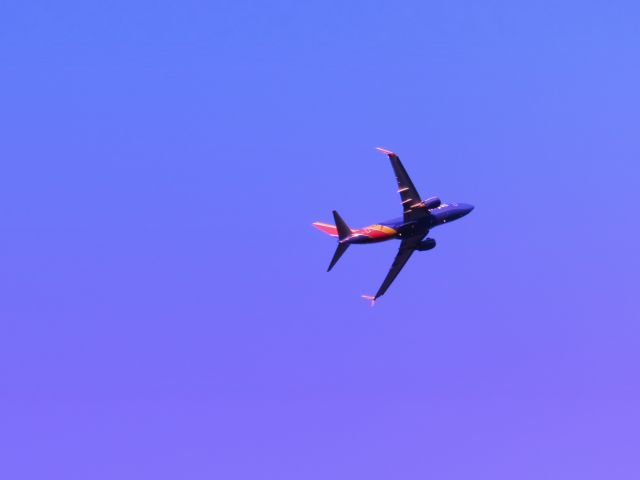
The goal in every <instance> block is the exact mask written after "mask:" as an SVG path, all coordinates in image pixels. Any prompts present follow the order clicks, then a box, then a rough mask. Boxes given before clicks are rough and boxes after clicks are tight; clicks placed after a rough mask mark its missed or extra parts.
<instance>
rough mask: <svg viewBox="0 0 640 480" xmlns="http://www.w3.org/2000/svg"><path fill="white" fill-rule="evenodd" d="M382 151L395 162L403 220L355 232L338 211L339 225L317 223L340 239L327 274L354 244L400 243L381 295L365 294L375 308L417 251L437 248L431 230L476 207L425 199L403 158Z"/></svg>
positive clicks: (380, 292)
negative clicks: (429, 234)
mask: <svg viewBox="0 0 640 480" xmlns="http://www.w3.org/2000/svg"><path fill="white" fill-rule="evenodd" d="M378 150H380V151H381V152H382V153H385V154H387V155H388V156H389V160H391V166H392V167H393V172H394V173H395V175H396V180H397V181H398V193H399V194H400V200H401V202H402V209H403V215H402V218H397V219H394V220H391V221H388V222H383V223H376V224H375V225H369V226H368V227H364V228H361V229H357V230H352V229H350V228H349V227H348V226H347V224H346V223H345V221H344V220H343V219H342V218H341V217H340V215H338V212H336V211H335V210H334V211H333V218H334V220H335V222H336V224H335V225H330V224H327V223H322V222H315V223H314V224H313V226H314V227H316V228H317V229H319V230H322V231H323V232H325V233H327V234H329V235H331V236H333V237H338V248H336V253H334V255H333V258H332V259H331V263H330V264H329V268H328V269H327V272H328V271H330V270H331V269H332V268H333V266H334V265H335V264H336V262H337V261H338V260H339V259H340V257H341V256H342V254H343V253H344V252H345V251H346V250H347V248H348V247H349V245H351V244H354V243H374V242H384V241H386V240H391V239H392V238H397V239H399V240H400V249H399V250H398V253H397V255H396V258H395V260H394V261H393V264H392V265H391V269H390V270H389V273H388V274H387V276H386V278H385V279H384V281H383V282H382V285H380V288H379V289H378V292H377V293H376V294H375V295H373V296H371V295H363V297H364V298H366V299H368V300H371V304H372V305H373V304H374V303H375V301H376V299H378V298H380V297H381V296H382V295H384V293H385V292H386V291H387V289H388V288H389V286H390V285H391V283H393V281H394V280H395V278H396V277H397V276H398V274H399V273H400V270H402V267H404V265H405V264H406V263H407V260H409V258H410V257H411V255H412V254H413V252H415V251H416V250H418V251H419V252H423V251H425V250H431V249H432V248H434V247H435V246H436V241H435V240H434V239H433V238H425V237H426V236H427V234H428V233H429V230H430V229H432V228H434V227H437V226H438V225H442V224H443V223H448V222H452V221H454V220H457V219H458V218H461V217H464V216H465V215H466V214H467V213H469V212H470V211H471V210H473V206H472V205H467V204H464V203H448V204H447V203H442V202H441V201H440V199H439V198H438V197H431V198H428V199H426V200H421V197H420V195H419V194H418V191H417V190H416V187H414V186H413V182H411V179H410V178H409V175H408V174H407V171H406V170H405V169H404V167H403V166H402V163H401V162H400V158H399V157H398V156H397V155H396V154H395V153H393V152H390V151H389V150H385V149H383V148H378Z"/></svg>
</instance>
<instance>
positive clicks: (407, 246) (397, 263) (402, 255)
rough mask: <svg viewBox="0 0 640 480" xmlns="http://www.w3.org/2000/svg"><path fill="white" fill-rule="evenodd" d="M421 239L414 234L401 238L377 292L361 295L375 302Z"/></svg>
mask: <svg viewBox="0 0 640 480" xmlns="http://www.w3.org/2000/svg"><path fill="white" fill-rule="evenodd" d="M421 240H422V236H416V237H411V238H406V239H404V240H402V242H401V243H400V248H399V249H398V253H397V254H396V258H395V259H394V260H393V264H392V265H391V268H390V269H389V273H387V276H386V277H385V279H384V281H383V282H382V285H380V288H379V289H378V292H377V293H376V294H375V296H374V297H370V296H367V295H363V296H364V297H365V298H368V299H369V300H371V301H374V302H375V300H376V299H378V298H380V297H381V296H382V295H384V293H385V292H386V291H387V289H388V288H389V287H390V286H391V284H392V283H393V281H394V280H395V279H396V277H397V276H398V274H399V273H400V271H401V270H402V268H403V267H404V266H405V264H406V263H407V261H408V260H409V258H411V255H412V254H413V252H415V250H416V247H417V246H418V245H419V244H420V241H421Z"/></svg>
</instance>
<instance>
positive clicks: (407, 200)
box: [378, 148, 429, 222]
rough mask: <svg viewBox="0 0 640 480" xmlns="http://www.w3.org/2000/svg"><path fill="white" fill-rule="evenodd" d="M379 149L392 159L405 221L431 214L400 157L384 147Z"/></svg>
mask: <svg viewBox="0 0 640 480" xmlns="http://www.w3.org/2000/svg"><path fill="white" fill-rule="evenodd" d="M378 150H379V151H381V152H382V153H385V154H386V155H387V156H388V157H389V160H391V167H392V168H393V173H394V174H395V176H396V180H397V183H398V193H399V194H400V200H401V202H402V210H403V215H404V220H405V222H410V221H413V220H418V219H420V218H424V217H426V216H427V215H429V210H428V209H427V208H426V207H425V206H424V205H423V204H422V200H421V198H420V194H419V193H418V191H417V190H416V187H415V186H414V185H413V182H412V181H411V178H409V174H408V173H407V171H406V170H405V169H404V166H403V165H402V162H401V161H400V157H398V156H397V155H396V154H395V153H393V152H390V151H389V150H385V149H384V148H378Z"/></svg>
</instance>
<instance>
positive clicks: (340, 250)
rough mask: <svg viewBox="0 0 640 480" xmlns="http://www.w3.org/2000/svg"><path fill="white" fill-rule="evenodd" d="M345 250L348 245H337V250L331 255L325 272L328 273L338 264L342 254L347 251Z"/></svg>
mask: <svg viewBox="0 0 640 480" xmlns="http://www.w3.org/2000/svg"><path fill="white" fill-rule="evenodd" d="M347 248H349V244H348V243H338V248H336V253H334V254H333V258H332V259H331V263H330V264H329V268H327V272H330V271H331V269H332V268H333V266H334V265H335V264H336V263H338V260H340V257H341V256H342V254H343V253H344V252H346V251H347Z"/></svg>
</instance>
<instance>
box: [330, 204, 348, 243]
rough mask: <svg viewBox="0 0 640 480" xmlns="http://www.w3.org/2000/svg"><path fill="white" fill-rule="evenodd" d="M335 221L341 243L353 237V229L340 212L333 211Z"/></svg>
mask: <svg viewBox="0 0 640 480" xmlns="http://www.w3.org/2000/svg"><path fill="white" fill-rule="evenodd" d="M333 219H334V220H335V222H336V228H337V229H338V238H339V239H340V241H342V240H345V239H346V238H348V237H349V236H350V235H351V229H350V228H349V227H348V226H347V224H346V222H345V221H344V220H343V219H342V217H341V216H340V215H338V212H336V211H335V210H334V211H333Z"/></svg>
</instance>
